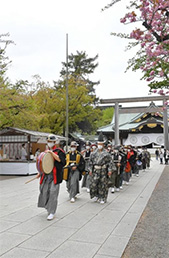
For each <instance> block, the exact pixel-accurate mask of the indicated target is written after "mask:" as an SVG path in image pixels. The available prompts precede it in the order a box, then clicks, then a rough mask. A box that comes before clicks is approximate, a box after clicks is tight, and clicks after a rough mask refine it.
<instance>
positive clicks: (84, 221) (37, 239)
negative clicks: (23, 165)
mask: <svg viewBox="0 0 169 258" xmlns="http://www.w3.org/2000/svg"><path fill="white" fill-rule="evenodd" d="M164 167H165V166H164V165H160V164H159V162H158V161H156V160H153V161H152V162H151V168H150V169H149V170H147V171H146V172H142V171H141V172H140V176H139V177H135V176H133V177H132V178H131V182H130V183H129V185H124V187H123V190H121V191H120V192H116V193H115V194H111V193H109V196H108V202H107V203H106V204H103V205H101V204H99V203H93V202H92V201H91V200H90V199H89V194H88V193H87V192H86V190H85V189H84V188H82V189H81V193H80V195H79V196H78V199H77V201H76V202H75V203H70V201H69V200H68V194H67V192H66V186H65V182H63V183H62V184H61V190H60V196H59V205H58V209H57V213H56V217H55V219H54V220H52V221H47V220H46V217H47V214H46V211H45V210H44V209H41V208H37V198H38V194H39V189H38V187H39V186H38V180H34V181H32V182H30V183H28V184H25V182H26V181H27V180H29V179H31V178H33V177H34V176H29V177H26V176H20V177H14V178H11V177H9V178H8V177H4V178H3V179H4V180H1V181H0V189H1V190H0V191H1V193H0V218H1V219H0V222H1V223H0V232H1V234H0V237H1V238H0V256H1V257H3V258H10V257H11V258H20V257H21V258H23V257H24V258H38V257H39V258H44V257H48V258H55V257H59V258H110V257H116V258H120V257H121V256H122V254H123V252H124V250H125V248H126V246H127V244H128V242H129V240H130V237H131V235H132V233H133V231H134V229H135V227H136V225H137V223H138V221H139V219H140V217H141V215H142V213H143V211H144V209H145V207H146V205H147V202H148V201H149V198H150V197H151V194H152V192H153V190H154V188H155V186H156V184H157V182H158V180H159V178H160V176H161V174H162V172H163V170H164Z"/></svg>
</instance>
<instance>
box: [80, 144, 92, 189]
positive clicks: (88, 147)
mask: <svg viewBox="0 0 169 258" xmlns="http://www.w3.org/2000/svg"><path fill="white" fill-rule="evenodd" d="M81 154H82V155H83V158H84V160H85V173H84V175H83V179H82V187H86V188H87V189H86V190H87V193H89V192H90V189H89V185H90V175H89V159H90V154H91V143H90V142H89V141H87V142H86V144H85V150H83V151H81Z"/></svg>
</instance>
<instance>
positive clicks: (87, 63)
mask: <svg viewBox="0 0 169 258" xmlns="http://www.w3.org/2000/svg"><path fill="white" fill-rule="evenodd" d="M97 59H98V55H96V56H95V57H93V58H89V57H88V55H87V54H86V52H85V51H84V52H83V51H81V52H79V51H77V53H76V54H71V55H69V56H68V72H69V74H70V75H71V76H73V77H74V78H75V79H77V80H78V79H81V80H83V81H85V85H86V87H87V88H88V90H89V92H91V93H94V92H95V89H94V86H95V85H98V84H99V83H100V82H99V81H97V82H93V81H91V80H90V79H89V75H90V74H93V73H94V70H95V69H96V68H97V66H98V63H96V61H97ZM62 64H63V67H62V70H61V72H60V75H61V77H62V78H65V75H66V67H67V64H66V63H65V62H62Z"/></svg>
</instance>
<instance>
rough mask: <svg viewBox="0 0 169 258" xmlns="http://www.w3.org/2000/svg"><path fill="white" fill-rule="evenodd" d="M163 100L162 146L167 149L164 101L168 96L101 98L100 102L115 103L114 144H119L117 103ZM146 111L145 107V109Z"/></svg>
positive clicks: (166, 116)
mask: <svg viewBox="0 0 169 258" xmlns="http://www.w3.org/2000/svg"><path fill="white" fill-rule="evenodd" d="M160 100H162V102H163V123H164V130H163V132H164V148H165V149H168V150H169V138H168V132H169V131H168V115H167V105H166V104H165V102H166V101H167V100H169V96H154V97H153V96H149V97H135V98H118V99H101V100H100V103H101V104H111V103H115V128H114V129H115V145H118V144H119V103H131V102H147V101H160ZM145 111H146V109H145Z"/></svg>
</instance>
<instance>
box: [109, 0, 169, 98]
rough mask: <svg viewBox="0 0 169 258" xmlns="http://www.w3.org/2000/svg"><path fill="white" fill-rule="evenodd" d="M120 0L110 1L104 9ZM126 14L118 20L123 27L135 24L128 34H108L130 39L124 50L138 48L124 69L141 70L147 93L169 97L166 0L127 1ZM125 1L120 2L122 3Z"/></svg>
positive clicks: (167, 13)
mask: <svg viewBox="0 0 169 258" xmlns="http://www.w3.org/2000/svg"><path fill="white" fill-rule="evenodd" d="M119 1H122V0H112V2H111V3H110V4H109V5H107V6H106V7H105V8H104V9H106V8H109V7H111V6H113V5H114V4H115V3H117V2H119ZM128 2H129V6H128V7H127V9H128V10H129V12H127V13H126V14H125V16H124V17H123V18H121V20H120V22H121V23H124V24H126V25H127V24H131V23H136V22H137V24H138V26H139V27H136V28H135V29H133V30H132V31H131V33H130V34H124V33H112V35H114V36H119V37H121V38H127V39H130V40H131V39H132V40H133V41H132V42H130V43H129V44H128V47H127V49H131V48H132V47H134V46H138V45H139V46H140V49H139V50H138V51H137V52H136V55H135V57H133V58H131V59H130V60H129V61H128V67H127V70H128V69H130V68H131V69H132V70H133V71H136V70H138V69H141V71H142V72H143V77H142V78H141V79H145V80H146V81H147V82H148V86H149V87H150V92H154V93H158V94H160V95H165V94H169V0H132V1H128ZM125 3H126V1H124V4H125Z"/></svg>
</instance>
